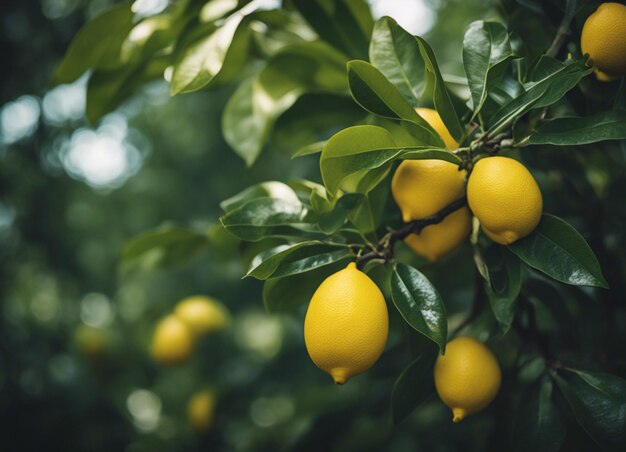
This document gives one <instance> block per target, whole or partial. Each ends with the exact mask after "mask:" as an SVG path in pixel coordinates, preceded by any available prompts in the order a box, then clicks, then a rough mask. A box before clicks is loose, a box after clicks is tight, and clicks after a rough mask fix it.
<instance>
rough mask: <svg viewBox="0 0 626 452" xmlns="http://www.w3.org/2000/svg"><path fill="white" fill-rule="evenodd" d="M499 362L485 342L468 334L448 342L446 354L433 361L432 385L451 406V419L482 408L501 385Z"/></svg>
mask: <svg viewBox="0 0 626 452" xmlns="http://www.w3.org/2000/svg"><path fill="white" fill-rule="evenodd" d="M500 380H501V372H500V366H499V365H498V361H497V360H496V357H495V356H494V354H493V353H492V352H491V350H489V349H488V348H487V347H486V346H485V345H483V344H482V343H480V342H478V341H477V340H476V339H472V338H470V337H460V338H458V339H454V340H452V341H450V342H448V345H447V346H446V354H445V355H444V356H439V357H438V358H437V362H436V363H435V387H436V388H437V393H438V394H439V397H440V398H441V400H442V401H443V403H445V404H446V406H447V407H448V408H450V409H451V410H452V415H453V417H452V421H453V422H461V421H462V420H463V419H465V418H466V417H467V416H469V415H471V414H474V413H477V412H479V411H481V410H482V409H483V408H485V407H486V406H487V405H489V403H491V401H492V400H493V399H494V397H495V396H496V394H497V393H498V390H499V389H500Z"/></svg>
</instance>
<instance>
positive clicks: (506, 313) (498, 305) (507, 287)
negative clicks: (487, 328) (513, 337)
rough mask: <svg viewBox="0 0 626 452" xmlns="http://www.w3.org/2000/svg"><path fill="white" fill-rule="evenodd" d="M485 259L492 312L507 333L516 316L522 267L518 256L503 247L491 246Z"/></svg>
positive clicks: (487, 287)
mask: <svg viewBox="0 0 626 452" xmlns="http://www.w3.org/2000/svg"><path fill="white" fill-rule="evenodd" d="M484 257H485V263H486V264H487V269H488V272H489V281H488V282H486V283H485V289H486V292H487V296H488V298H489V303H490V304H491V310H492V311H493V314H494V316H495V318H496V320H498V322H499V323H500V326H501V327H502V329H503V333H506V332H507V331H508V329H509V328H510V327H511V323H512V322H513V316H514V314H515V300H516V299H517V296H518V295H519V291H520V288H521V285H522V267H521V265H520V261H519V259H518V258H517V256H515V255H514V254H512V253H511V252H510V251H508V250H507V249H506V248H505V247H503V246H497V245H493V246H491V247H490V248H489V249H488V250H487V251H486V252H485V255H484Z"/></svg>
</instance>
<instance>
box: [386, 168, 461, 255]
mask: <svg viewBox="0 0 626 452" xmlns="http://www.w3.org/2000/svg"><path fill="white" fill-rule="evenodd" d="M391 193H392V195H393V199H394V200H395V201H396V203H397V204H398V207H400V210H401V212H402V219H403V221H404V222H409V221H411V220H419V219H421V218H425V217H428V216H430V215H434V214H435V213H437V212H439V211H440V210H441V209H443V208H444V207H446V206H447V205H449V204H451V203H452V202H454V201H456V200H457V199H459V198H461V197H463V195H464V194H465V171H459V168H458V166H457V165H455V164H453V163H450V162H445V161H443V160H405V161H403V162H402V163H401V164H400V165H399V166H398V169H397V170H396V172H395V174H394V175H393V179H392V180H391ZM471 229H472V221H471V216H470V213H469V210H468V209H467V207H463V208H461V209H459V210H458V211H456V212H453V213H452V214H450V215H448V216H447V217H446V218H445V219H444V220H443V221H442V222H441V223H438V224H433V225H430V226H427V227H425V228H424V229H423V230H422V231H421V233H420V234H419V235H417V234H411V235H410V236H408V237H407V238H406V239H405V243H406V244H407V245H408V246H409V247H410V248H411V249H412V250H413V251H415V252H416V253H418V254H420V255H422V256H424V257H426V258H427V259H428V260H430V261H435V260H437V259H439V258H440V257H442V256H444V255H446V254H448V253H450V252H451V251H453V250H454V249H456V248H457V247H458V246H459V245H460V244H461V243H462V242H463V240H465V238H466V237H467V236H468V235H469V233H470V231H471Z"/></svg>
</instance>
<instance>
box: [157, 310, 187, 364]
mask: <svg viewBox="0 0 626 452" xmlns="http://www.w3.org/2000/svg"><path fill="white" fill-rule="evenodd" d="M193 344H194V338H193V334H192V332H191V330H190V329H189V328H188V327H187V325H185V324H184V323H183V322H182V321H181V320H180V319H178V318H177V317H176V316H174V315H168V316H167V317H165V318H164V319H163V320H161V321H160V322H159V324H158V325H157V327H156V329H155V331H154V336H153V337H152V346H151V352H152V357H153V358H154V359H155V360H156V361H157V362H159V363H161V364H164V365H167V366H172V365H176V364H181V363H183V362H185V361H187V359H189V357H190V356H191V353H192V351H193Z"/></svg>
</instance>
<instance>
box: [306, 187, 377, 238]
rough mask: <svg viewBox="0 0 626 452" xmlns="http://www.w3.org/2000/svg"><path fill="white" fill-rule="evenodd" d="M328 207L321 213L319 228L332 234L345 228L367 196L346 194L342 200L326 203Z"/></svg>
mask: <svg viewBox="0 0 626 452" xmlns="http://www.w3.org/2000/svg"><path fill="white" fill-rule="evenodd" d="M311 201H313V197H312V198H311ZM326 202H327V203H328V207H327V208H326V209H324V211H319V212H318V215H319V223H318V224H319V227H320V229H321V230H322V231H323V232H325V233H326V234H332V233H334V232H336V231H337V230H338V229H339V228H341V227H343V226H344V225H345V223H346V221H347V220H348V217H349V215H350V214H351V213H352V212H353V211H354V210H355V209H356V208H358V207H359V206H361V205H362V203H363V202H366V196H365V195H364V194H362V193H346V194H344V195H343V196H341V197H340V198H334V199H333V200H332V201H326Z"/></svg>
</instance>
